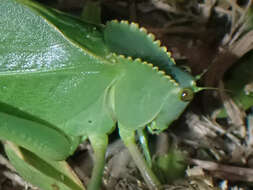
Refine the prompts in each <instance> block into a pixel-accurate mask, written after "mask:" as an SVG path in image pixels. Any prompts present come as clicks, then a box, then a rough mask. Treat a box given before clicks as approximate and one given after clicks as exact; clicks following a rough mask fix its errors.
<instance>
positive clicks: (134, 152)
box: [119, 124, 161, 190]
mask: <svg viewBox="0 0 253 190" xmlns="http://www.w3.org/2000/svg"><path fill="white" fill-rule="evenodd" d="M119 129H120V130H119V133H120V136H121V139H122V140H123V141H124V144H125V145H126V147H127V148H128V150H129V152H130V154H131V156H132V158H133V160H134V162H135V164H136V165H137V167H138V168H139V170H140V172H141V174H142V176H143V178H144V180H145V181H146V183H147V184H148V187H149V188H150V189H152V190H154V189H158V188H159V186H160V185H161V183H160V182H159V180H158V179H157V177H156V176H155V174H154V173H153V171H152V170H151V168H150V167H149V166H148V164H147V162H146V161H145V160H144V158H143V156H142V154H141V152H140V151H139V149H138V146H137V144H136V142H135V132H134V131H132V130H126V129H127V127H126V126H122V125H121V124H119Z"/></svg>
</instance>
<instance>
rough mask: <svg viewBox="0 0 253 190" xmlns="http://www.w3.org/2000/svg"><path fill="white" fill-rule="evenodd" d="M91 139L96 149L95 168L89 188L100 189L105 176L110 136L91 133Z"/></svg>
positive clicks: (91, 189) (89, 189)
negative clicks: (106, 153) (106, 154)
mask: <svg viewBox="0 0 253 190" xmlns="http://www.w3.org/2000/svg"><path fill="white" fill-rule="evenodd" d="M89 140H90V143H91V146H92V148H93V150H94V168H93V170H92V175H91V179H90V182H89V184H88V190H98V189H99V188H100V186H101V182H102V177H103V171H104V166H105V152H106V148H107V144H108V137H107V135H90V136H89Z"/></svg>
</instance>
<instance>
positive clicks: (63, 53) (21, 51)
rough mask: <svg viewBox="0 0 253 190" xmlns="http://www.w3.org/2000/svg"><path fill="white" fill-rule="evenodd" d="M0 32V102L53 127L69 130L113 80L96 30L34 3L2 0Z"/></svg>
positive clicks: (77, 20)
mask: <svg viewBox="0 0 253 190" xmlns="http://www.w3.org/2000/svg"><path fill="white" fill-rule="evenodd" d="M0 28H1V30H0V52H1V56H0V81H1V86H0V102H2V103H4V104H8V105H11V106H12V107H14V108H16V109H17V110H20V111H22V112H26V113H29V114H31V115H33V116H35V117H38V118H39V119H42V120H45V121H47V122H49V123H51V124H52V125H55V126H57V127H60V128H69V127H71V126H69V125H67V124H66V123H67V121H68V120H69V119H71V118H73V117H75V116H76V115H78V114H79V113H80V112H82V111H83V110H85V109H87V108H88V107H89V106H90V105H91V104H93V103H94V102H96V101H97V100H98V98H99V97H100V96H101V95H102V94H103V93H104V92H105V90H106V89H107V88H108V86H109V85H110V84H111V82H112V81H113V80H114V79H115V76H116V75H117V72H116V70H115V67H114V65H113V63H109V62H108V61H107V60H106V59H104V58H103V56H105V54H106V52H107V48H106V47H105V45H104V44H103V35H102V33H101V31H100V27H99V26H96V25H93V24H88V23H84V22H82V21H81V20H79V19H76V18H74V17H71V16H68V15H66V14H63V13H60V12H58V11H55V10H53V9H46V8H43V7H41V6H40V5H38V4H37V3H35V2H32V1H28V0H22V1H21V0H0ZM1 111H2V112H5V110H4V108H2V109H1ZM80 123H82V122H81V121H80ZM83 123H84V122H83Z"/></svg>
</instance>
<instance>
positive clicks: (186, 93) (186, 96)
mask: <svg viewBox="0 0 253 190" xmlns="http://www.w3.org/2000/svg"><path fill="white" fill-rule="evenodd" d="M193 97H194V92H193V90H192V89H190V88H184V89H183V90H182V92H181V95H180V98H181V100H182V101H184V102H189V101H191V100H192V99H193Z"/></svg>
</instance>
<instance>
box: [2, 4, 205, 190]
mask: <svg viewBox="0 0 253 190" xmlns="http://www.w3.org/2000/svg"><path fill="white" fill-rule="evenodd" d="M0 28H1V30H0V104H1V108H0V121H1V122H0V138H1V139H3V140H8V141H11V142H13V143H15V144H16V145H17V146H18V147H22V148H24V149H23V150H22V148H20V150H18V151H14V149H15V148H12V147H13V144H11V145H10V144H7V145H6V151H7V154H8V156H9V157H10V160H11V161H12V162H13V164H14V166H15V167H16V168H17V170H18V172H19V173H21V175H22V176H23V177H24V178H25V179H27V180H30V182H31V183H34V184H35V185H38V186H40V187H41V188H43V189H45V190H47V189H54V188H55V189H56V187H57V188H60V189H61V188H62V189H64V188H66V189H68V188H69V189H75V188H74V187H73V185H69V186H68V187H60V186H59V185H57V184H49V185H48V186H47V185H45V184H43V185H44V186H43V185H41V182H39V181H38V180H37V181H36V180H34V179H33V178H32V177H31V174H29V172H32V171H35V170H36V172H35V174H33V175H37V176H36V177H40V176H42V177H45V176H44V175H43V171H42V169H41V168H42V167H41V166H40V163H39V164H38V163H35V161H34V160H41V163H43V164H44V165H47V166H48V167H52V165H54V164H52V163H55V162H56V163H57V161H62V160H65V159H66V158H67V157H68V156H70V155H71V154H72V153H73V151H75V149H76V147H77V146H78V144H79V143H80V141H81V139H83V138H84V137H87V138H88V139H89V140H90V142H91V145H92V147H93V149H94V155H95V156H94V157H95V167H94V168H93V172H92V177H91V181H90V183H89V185H88V189H89V190H93V189H94V190H95V189H99V187H100V184H101V178H102V171H103V168H104V163H105V151H106V146H107V141H108V140H107V135H108V134H110V133H111V132H112V131H113V130H114V129H115V126H116V124H117V126H118V128H119V133H120V137H121V139H122V140H123V141H124V143H125V145H126V146H127V148H128V149H129V151H130V153H131V155H132V157H133V159H134V160H135V162H136V164H137V166H138V168H139V170H140V172H141V173H142V176H143V177H144V180H145V181H146V182H147V183H148V185H149V187H150V189H155V188H157V187H159V185H160V182H159V180H158V179H157V178H156V176H155V175H154V174H153V172H152V170H151V169H150V168H149V167H148V165H147V163H146V161H145V160H144V159H143V157H142V155H141V153H140V151H139V150H138V148H137V146H136V143H135V131H136V130H138V129H143V128H144V127H145V126H147V125H148V126H149V128H150V130H151V131H156V132H161V131H162V130H164V129H166V128H167V127H168V125H169V124H170V123H171V122H172V121H174V120H175V119H177V118H178V117H179V115H180V114H181V113H182V112H183V110H184V109H185V107H186V106H187V105H188V103H189V102H190V101H191V100H192V98H193V95H194V93H195V92H197V91H199V90H201V89H202V88H199V87H197V86H196V83H195V78H194V77H192V76H191V75H190V74H189V73H187V72H185V71H183V70H181V69H180V68H178V67H177V66H176V65H175V63H174V60H173V59H172V58H171V57H170V54H169V53H168V52H167V50H166V48H165V47H160V42H159V41H154V36H153V35H152V34H148V33H147V32H146V30H145V29H143V28H139V27H138V25H137V24H135V23H131V24H129V23H128V22H126V21H122V22H117V21H111V22H108V23H107V24H106V25H96V24H91V23H88V22H83V21H81V20H79V19H77V18H74V17H72V16H69V15H66V14H64V13H61V12H59V11H56V10H53V9H50V8H44V7H43V6H41V5H39V4H37V3H35V2H33V1H30V0H0ZM18 147H16V148H17V149H18ZM27 150H29V151H30V152H29V153H27ZM21 154H23V156H20V155H21ZM30 154H32V155H33V156H32V157H33V159H32V160H30V161H29V159H28V158H27V157H29V155H30ZM55 167H56V169H55V170H57V171H56V173H57V172H58V171H60V172H61V170H62V169H61V167H60V166H59V167H58V166H55ZM59 168H60V169H59ZM58 173H59V172H58ZM52 176H53V177H52ZM46 177H52V178H54V179H55V180H56V181H57V179H58V177H54V175H53V174H52V175H48V176H46ZM70 178H71V177H70ZM59 181H60V180H59ZM63 181H64V180H63ZM49 183H51V182H49ZM52 183H53V182H52ZM54 183H55V182H54ZM77 183H79V182H77ZM64 184H65V182H64ZM53 185H54V186H53ZM78 188H79V187H78ZM78 188H76V189H78ZM80 189H82V188H80Z"/></svg>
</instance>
